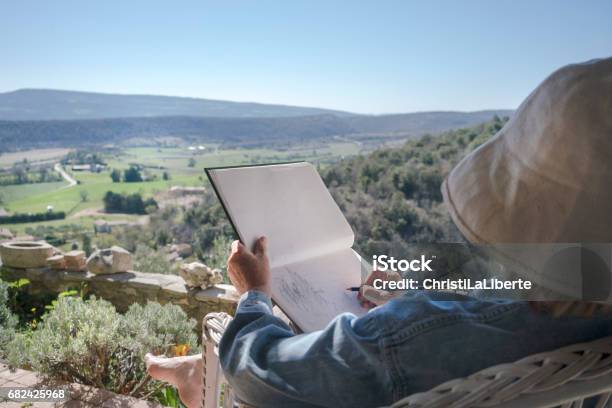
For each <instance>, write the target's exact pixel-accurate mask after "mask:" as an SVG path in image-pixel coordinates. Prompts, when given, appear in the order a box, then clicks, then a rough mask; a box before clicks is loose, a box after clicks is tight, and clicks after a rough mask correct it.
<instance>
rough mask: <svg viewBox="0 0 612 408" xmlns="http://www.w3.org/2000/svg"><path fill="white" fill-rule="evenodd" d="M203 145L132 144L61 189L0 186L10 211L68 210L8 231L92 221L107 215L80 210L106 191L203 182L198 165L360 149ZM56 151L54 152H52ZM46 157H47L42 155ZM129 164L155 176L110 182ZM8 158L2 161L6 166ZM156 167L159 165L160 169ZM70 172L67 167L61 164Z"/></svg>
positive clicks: (334, 156)
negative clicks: (58, 217)
mask: <svg viewBox="0 0 612 408" xmlns="http://www.w3.org/2000/svg"><path fill="white" fill-rule="evenodd" d="M205 147H206V149H205V150H203V151H201V150H195V151H194V150H189V149H188V148H187V147H184V148H155V147H134V148H126V149H124V150H122V152H121V153H120V154H117V155H114V156H112V157H108V167H109V168H108V169H107V170H105V171H102V172H101V173H91V172H72V173H71V174H72V176H73V177H74V178H75V179H76V180H77V181H78V183H79V184H78V185H76V186H72V187H67V188H63V187H65V186H66V185H67V183H65V182H54V183H39V184H23V185H16V186H3V187H0V195H1V196H2V199H3V201H4V203H3V204H2V206H3V207H4V208H5V209H6V210H7V211H9V212H16V213H29V212H31V213H37V212H43V211H46V210H47V207H48V206H53V209H54V210H55V211H64V212H66V214H67V218H66V219H65V220H59V221H48V222H44V223H28V224H19V225H9V226H8V227H9V228H10V229H11V230H14V231H16V232H23V231H24V230H25V229H26V228H27V227H32V226H37V225H53V226H59V225H66V224H78V225H82V226H85V227H88V226H91V224H92V223H93V221H95V220H96V219H101V218H104V217H106V216H102V215H95V216H94V217H92V216H91V214H84V215H83V216H81V215H82V214H80V213H81V212H82V211H83V210H87V209H100V208H102V207H103V203H102V198H103V197H104V194H106V192H107V191H113V192H116V193H126V194H129V193H140V194H141V195H143V197H148V196H152V195H155V194H157V193H159V192H163V191H166V190H167V189H169V188H170V187H172V186H202V185H203V184H205V183H206V180H205V179H206V176H205V175H204V171H203V169H204V168H205V167H213V166H228V165H238V164H255V163H269V162H281V161H291V160H308V161H311V162H314V163H319V164H322V165H325V164H326V163H329V162H332V161H335V160H338V159H339V158H341V157H345V156H350V155H354V154H357V153H359V151H360V147H359V146H358V145H356V144H355V143H351V142H337V143H330V144H329V145H326V146H321V147H302V148H292V149H288V150H271V149H219V148H218V147H217V146H214V145H206V146H205ZM33 152H34V151H33ZM35 153H36V157H42V156H44V154H45V153H46V154H47V155H51V154H52V152H42V153H41V151H35ZM54 154H57V152H54ZM24 156H27V152H20V153H19V155H15V156H14V159H15V160H21V158H22V157H24ZM45 157H47V156H45ZM190 159H193V160H195V165H193V166H192V167H190V166H189V161H190ZM131 163H137V164H140V165H144V166H153V167H156V168H147V169H146V173H148V174H149V175H155V176H157V178H156V180H154V181H146V182H140V183H125V182H122V183H113V182H112V180H111V178H110V169H111V168H116V169H120V170H123V169H126V168H128V167H129V165H130V164H131ZM11 164H12V163H9V162H8V161H7V165H11ZM158 167H162V168H161V169H160V168H158ZM66 170H67V171H69V169H68V168H67V169H66ZM163 172H168V173H169V174H170V180H163V179H162V174H163ZM81 191H85V192H86V194H87V200H86V201H83V200H82V199H81ZM109 217H113V218H112V219H126V220H133V219H135V216H127V215H114V216H109Z"/></svg>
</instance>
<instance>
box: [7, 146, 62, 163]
mask: <svg viewBox="0 0 612 408" xmlns="http://www.w3.org/2000/svg"><path fill="white" fill-rule="evenodd" d="M70 150H71V149H36V150H25V151H21V152H12V153H2V154H0V167H10V166H11V165H13V163H16V162H20V161H22V160H23V159H27V160H28V161H29V162H44V161H50V160H59V159H61V158H62V157H63V156H65V155H66V154H67V153H68V152H69V151H70Z"/></svg>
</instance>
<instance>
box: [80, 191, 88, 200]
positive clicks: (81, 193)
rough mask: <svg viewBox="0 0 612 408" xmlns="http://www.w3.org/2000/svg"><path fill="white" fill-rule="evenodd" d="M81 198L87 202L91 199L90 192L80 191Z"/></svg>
mask: <svg viewBox="0 0 612 408" xmlns="http://www.w3.org/2000/svg"><path fill="white" fill-rule="evenodd" d="M79 196H81V201H82V202H86V201H87V198H88V197H89V192H88V191H87V190H79Z"/></svg>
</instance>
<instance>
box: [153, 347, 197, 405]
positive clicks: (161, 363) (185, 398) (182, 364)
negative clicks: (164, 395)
mask: <svg viewBox="0 0 612 408" xmlns="http://www.w3.org/2000/svg"><path fill="white" fill-rule="evenodd" d="M145 365H146V366H147V372H148V373H149V375H150V376H151V377H153V378H155V379H156V380H159V381H164V382H167V383H169V384H171V385H173V386H175V387H176V388H177V389H178V393H179V397H180V398H181V401H182V402H183V404H185V405H186V406H187V407H188V408H200V407H201V406H202V386H203V381H202V375H203V372H202V369H203V368H202V356H201V355H200V354H196V355H193V356H185V357H172V358H168V357H161V356H154V355H152V354H147V355H146V356H145Z"/></svg>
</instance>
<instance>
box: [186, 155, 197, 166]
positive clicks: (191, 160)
mask: <svg viewBox="0 0 612 408" xmlns="http://www.w3.org/2000/svg"><path fill="white" fill-rule="evenodd" d="M195 165H196V161H195V159H194V158H193V157H192V158H190V159H189V163H188V164H187V166H188V167H195Z"/></svg>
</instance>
